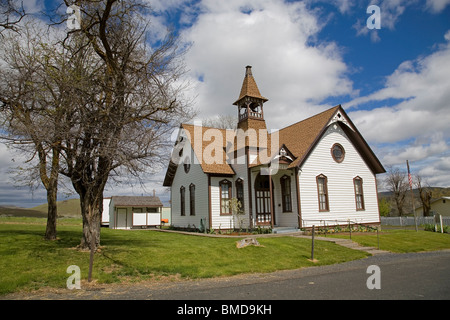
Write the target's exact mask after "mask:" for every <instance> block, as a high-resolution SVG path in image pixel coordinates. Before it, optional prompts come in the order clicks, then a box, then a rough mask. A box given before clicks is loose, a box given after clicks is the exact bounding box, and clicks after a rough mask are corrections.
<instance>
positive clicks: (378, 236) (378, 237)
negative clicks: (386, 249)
mask: <svg viewBox="0 0 450 320" xmlns="http://www.w3.org/2000/svg"><path fill="white" fill-rule="evenodd" d="M379 230H380V226H377V242H378V250H380V234H379V232H378V231H379Z"/></svg>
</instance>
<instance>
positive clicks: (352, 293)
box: [147, 250, 450, 300]
mask: <svg viewBox="0 0 450 320" xmlns="http://www.w3.org/2000/svg"><path fill="white" fill-rule="evenodd" d="M371 265H375V266H378V267H379V275H380V276H379V283H378V284H379V287H380V289H377V288H373V289H368V286H367V282H368V278H369V277H371V279H370V280H369V284H375V283H376V280H375V279H374V280H372V279H373V278H374V277H375V276H376V274H375V273H374V272H373V271H372V272H369V273H368V267H369V266H371ZM147 298H150V299H202V300H203V299H205V300H209V299H212V300H214V299H221V300H222V299H225V300H240V299H250V300H254V299H256V300H258V299H264V300H275V299H280V300H292V299H302V300H303V299H313V300H317V299H321V300H324V299H339V300H343V299H370V300H378V299H382V300H393V299H401V300H405V299H406V300H413V299H430V300H448V299H450V250H447V251H439V252H427V253H412V254H387V255H377V256H372V257H369V258H367V259H363V260H357V261H352V262H348V263H343V264H337V265H331V266H323V267H316V268H305V269H299V270H291V271H282V272H276V273H272V274H269V275H260V276H259V277H257V276H255V277H254V278H253V279H252V278H251V277H247V279H242V280H241V281H239V279H236V280H234V281H233V280H231V281H230V282H229V283H228V284H227V282H226V281H223V282H221V283H218V284H216V285H212V286H208V287H205V286H204V285H203V286H202V285H198V287H195V286H187V287H184V286H181V287H179V288H172V289H169V290H167V291H156V292H153V293H151V294H150V295H149V296H147Z"/></svg>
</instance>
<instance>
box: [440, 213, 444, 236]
mask: <svg viewBox="0 0 450 320" xmlns="http://www.w3.org/2000/svg"><path fill="white" fill-rule="evenodd" d="M439 222H440V223H441V233H444V226H443V225H442V214H440V215H439Z"/></svg>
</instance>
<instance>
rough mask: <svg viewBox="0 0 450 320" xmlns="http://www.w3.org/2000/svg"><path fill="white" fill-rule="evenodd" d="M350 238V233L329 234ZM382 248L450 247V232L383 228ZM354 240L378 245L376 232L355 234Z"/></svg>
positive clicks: (393, 250) (381, 235)
mask: <svg viewBox="0 0 450 320" xmlns="http://www.w3.org/2000/svg"><path fill="white" fill-rule="evenodd" d="M328 237H337V238H345V239H348V238H349V235H348V234H346V235H331V236H330V235H328ZM379 239H380V249H381V250H387V251H391V252H398V253H405V252H420V251H432V250H442V249H450V234H448V233H436V232H430V231H423V230H419V231H418V232H416V231H415V230H382V231H381V232H380V234H379ZM352 240H353V241H355V242H357V243H359V244H360V245H362V246H366V247H375V248H376V247H377V246H378V240H377V234H376V233H367V234H353V235H352Z"/></svg>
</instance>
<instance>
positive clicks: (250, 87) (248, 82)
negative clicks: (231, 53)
mask: <svg viewBox="0 0 450 320" xmlns="http://www.w3.org/2000/svg"><path fill="white" fill-rule="evenodd" d="M245 68H246V70H245V77H244V82H243V83H242V87H241V92H240V94H239V98H238V99H237V100H236V102H234V103H233V104H234V105H236V104H237V103H238V102H239V101H240V100H241V99H242V98H244V97H252V98H258V99H262V100H264V101H268V99H267V98H264V97H263V96H262V95H261V93H260V92H259V89H258V86H257V85H256V81H255V78H253V74H252V67H251V66H246V67H245Z"/></svg>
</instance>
